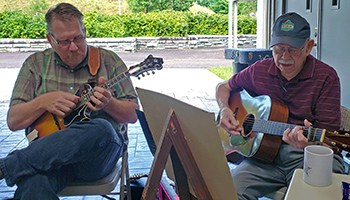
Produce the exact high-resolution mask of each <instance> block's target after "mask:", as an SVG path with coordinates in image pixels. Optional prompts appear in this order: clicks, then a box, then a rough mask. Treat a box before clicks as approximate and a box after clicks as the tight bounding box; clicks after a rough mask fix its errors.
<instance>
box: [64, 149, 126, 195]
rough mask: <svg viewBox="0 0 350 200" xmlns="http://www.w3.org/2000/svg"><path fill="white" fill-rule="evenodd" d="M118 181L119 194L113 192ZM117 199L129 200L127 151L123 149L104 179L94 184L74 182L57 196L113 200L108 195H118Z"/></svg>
mask: <svg viewBox="0 0 350 200" xmlns="http://www.w3.org/2000/svg"><path fill="white" fill-rule="evenodd" d="M119 180H120V190H119V192H114V191H113V190H114V189H115V187H116V185H117V184H118V181H119ZM118 194H119V199H120V200H124V198H125V197H127V200H131V190H130V180H129V165H128V150H127V148H125V149H124V152H123V155H122V157H121V158H120V159H119V160H118V162H117V164H116V165H115V167H114V168H113V170H112V172H111V173H110V174H109V175H107V176H106V177H104V178H102V179H100V180H98V181H94V182H74V183H71V184H70V185H68V186H67V187H65V188H64V189H63V190H62V191H61V192H60V193H59V196H85V195H101V196H102V197H104V198H106V199H115V198H112V197H109V196H108V195H118Z"/></svg>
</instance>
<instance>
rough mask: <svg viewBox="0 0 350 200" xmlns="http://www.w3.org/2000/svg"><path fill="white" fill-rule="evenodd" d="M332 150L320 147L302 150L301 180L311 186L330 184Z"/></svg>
mask: <svg viewBox="0 0 350 200" xmlns="http://www.w3.org/2000/svg"><path fill="white" fill-rule="evenodd" d="M332 169H333V150H332V149H330V148H328V147H325V146H321V145H309V146H306V147H305V148H304V170H303V180H304V181H305V182H306V183H308V184H310V185H313V186H317V187H324V186H329V185H331V184H332Z"/></svg>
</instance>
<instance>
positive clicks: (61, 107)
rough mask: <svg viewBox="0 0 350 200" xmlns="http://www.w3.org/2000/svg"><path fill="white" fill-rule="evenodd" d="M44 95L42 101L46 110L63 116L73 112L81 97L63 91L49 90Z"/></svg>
mask: <svg viewBox="0 0 350 200" xmlns="http://www.w3.org/2000/svg"><path fill="white" fill-rule="evenodd" d="M44 95H45V97H44V99H43V101H42V103H43V107H44V108H45V110H47V111H48V112H50V113H53V114H55V115H57V116H59V117H61V118H64V117H65V116H67V115H68V114H69V113H70V112H72V110H73V109H74V108H75V107H76V105H77V103H78V101H79V98H80V97H79V96H76V95H74V94H71V93H68V92H62V91H57V92H49V93H46V94H44ZM44 95H43V96H44Z"/></svg>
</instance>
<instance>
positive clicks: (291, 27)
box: [281, 19, 294, 31]
mask: <svg viewBox="0 0 350 200" xmlns="http://www.w3.org/2000/svg"><path fill="white" fill-rule="evenodd" d="M281 30H282V31H293V30H294V23H293V22H291V21H290V20H289V19H288V20H287V21H286V22H283V23H282V25H281Z"/></svg>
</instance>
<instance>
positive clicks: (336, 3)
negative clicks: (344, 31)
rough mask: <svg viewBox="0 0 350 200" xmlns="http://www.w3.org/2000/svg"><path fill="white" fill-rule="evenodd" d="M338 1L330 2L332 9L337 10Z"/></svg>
mask: <svg viewBox="0 0 350 200" xmlns="http://www.w3.org/2000/svg"><path fill="white" fill-rule="evenodd" d="M339 1H340V0H332V9H339Z"/></svg>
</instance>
